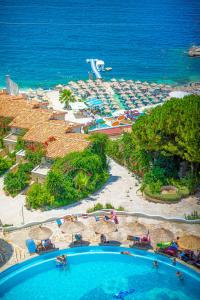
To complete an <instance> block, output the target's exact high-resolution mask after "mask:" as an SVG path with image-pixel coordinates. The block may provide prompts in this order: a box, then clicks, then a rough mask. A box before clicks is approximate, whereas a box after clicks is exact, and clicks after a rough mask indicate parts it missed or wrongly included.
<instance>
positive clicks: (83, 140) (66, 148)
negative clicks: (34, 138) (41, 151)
mask: <svg viewBox="0 0 200 300" xmlns="http://www.w3.org/2000/svg"><path fill="white" fill-rule="evenodd" d="M68 135H69V134H67V136H66V138H55V139H54V140H53V141H50V142H48V145H47V146H46V157H47V158H49V159H51V160H54V159H55V158H58V157H64V156H65V155H67V154H69V153H72V152H79V151H83V150H85V149H86V148H87V147H88V146H89V145H90V141H88V140H87V136H86V135H83V134H73V133H71V137H70V138H69V136H68ZM73 135H75V136H76V138H75V137H73Z"/></svg>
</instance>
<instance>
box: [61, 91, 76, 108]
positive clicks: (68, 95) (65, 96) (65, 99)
mask: <svg viewBox="0 0 200 300" xmlns="http://www.w3.org/2000/svg"><path fill="white" fill-rule="evenodd" d="M59 99H60V102H61V103H64V104H65V105H66V107H67V108H69V102H75V97H74V95H73V94H72V92H71V91H70V90H62V91H61V92H60V97H59Z"/></svg>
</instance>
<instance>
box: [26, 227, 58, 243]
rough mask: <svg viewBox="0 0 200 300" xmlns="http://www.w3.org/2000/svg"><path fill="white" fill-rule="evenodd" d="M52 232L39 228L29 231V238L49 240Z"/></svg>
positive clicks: (46, 228)
mask: <svg viewBox="0 0 200 300" xmlns="http://www.w3.org/2000/svg"><path fill="white" fill-rule="evenodd" d="M52 233H53V232H52V230H51V229H50V228H48V227H43V226H39V227H36V228H32V229H31V230H30V231H29V234H28V235H29V237H30V238H31V239H33V240H47V239H49V238H50V236H51V235H52Z"/></svg>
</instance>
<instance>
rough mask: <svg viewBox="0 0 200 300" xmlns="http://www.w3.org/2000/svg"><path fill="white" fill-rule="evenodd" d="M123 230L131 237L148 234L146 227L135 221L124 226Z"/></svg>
mask: <svg viewBox="0 0 200 300" xmlns="http://www.w3.org/2000/svg"><path fill="white" fill-rule="evenodd" d="M125 230H126V231H127V232H128V233H129V234H131V235H143V234H147V232H148V230H147V227H146V226H145V225H143V224H142V223H139V222H137V221H136V222H134V223H132V222H131V223H127V224H125Z"/></svg>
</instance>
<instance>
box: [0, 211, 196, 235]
mask: <svg viewBox="0 0 200 300" xmlns="http://www.w3.org/2000/svg"><path fill="white" fill-rule="evenodd" d="M110 211H111V210H110V209H103V210H100V211H95V212H92V213H88V214H81V213H80V214H73V215H74V216H77V217H81V216H88V217H92V216H96V215H105V213H108V212H110ZM116 213H117V215H118V216H132V217H138V218H147V219H154V220H161V221H168V222H177V223H185V224H200V219H197V220H186V219H184V218H180V217H172V218H167V217H163V216H161V215H148V214H144V213H139V212H126V211H117V212H116ZM65 216H66V215H65ZM63 217H64V216H62V217H52V218H49V219H47V220H44V221H40V222H30V223H27V224H24V225H21V226H10V227H1V230H2V231H3V232H10V231H15V230H20V229H23V228H29V227H32V226H37V225H42V224H45V223H50V222H54V221H56V219H59V218H60V219H62V218H63Z"/></svg>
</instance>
